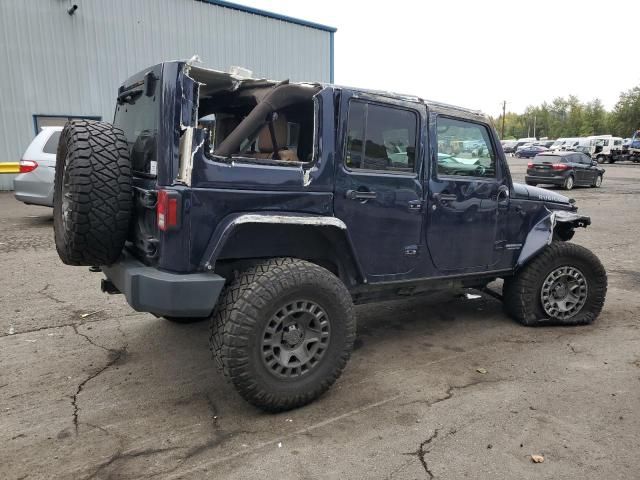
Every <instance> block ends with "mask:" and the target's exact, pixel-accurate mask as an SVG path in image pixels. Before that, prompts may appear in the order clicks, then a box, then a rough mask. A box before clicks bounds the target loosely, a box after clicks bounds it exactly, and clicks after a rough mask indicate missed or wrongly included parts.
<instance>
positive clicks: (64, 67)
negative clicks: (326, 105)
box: [0, 0, 336, 190]
mask: <svg viewBox="0 0 640 480" xmlns="http://www.w3.org/2000/svg"><path fill="white" fill-rule="evenodd" d="M335 31H336V30H335V28H332V27H327V26H324V25H319V24H315V23H312V22H307V21H304V20H299V19H295V18H291V17H286V16H282V15H278V14H274V13H270V12H265V11H262V10H257V9H253V8H249V7H245V6H242V5H238V4H234V3H230V2H226V1H219V0H109V1H106V0H1V1H0V65H2V67H1V68H0V161H12V162H16V161H18V160H19V159H20V156H21V155H22V154H23V152H24V150H25V149H26V148H27V146H28V145H29V142H30V141H31V140H32V138H33V137H34V135H35V134H36V132H37V131H38V129H39V127H40V126H44V125H51V124H54V125H61V124H64V122H65V121H66V119H67V118H71V117H89V118H98V119H103V120H106V121H110V120H111V119H112V118H113V112H114V108H115V98H116V92H117V89H118V86H119V85H120V84H121V83H122V82H123V81H124V80H126V79H127V78H128V77H129V76H131V75H132V74H134V73H137V72H138V71H140V70H142V69H144V68H146V67H148V66H151V65H154V64H157V63H159V62H162V61H164V60H175V59H188V58H191V57H192V56H193V55H194V54H197V55H199V56H200V58H201V59H202V61H203V66H206V67H210V68H215V69H219V70H228V69H229V67H231V66H241V67H245V68H248V69H249V70H252V71H253V74H254V76H255V77H266V78H271V79H285V78H290V79H291V80H308V81H320V82H332V81H333V45H334V39H333V37H334V33H335ZM12 180H13V175H0V190H2V189H4V190H7V189H11V188H12Z"/></svg>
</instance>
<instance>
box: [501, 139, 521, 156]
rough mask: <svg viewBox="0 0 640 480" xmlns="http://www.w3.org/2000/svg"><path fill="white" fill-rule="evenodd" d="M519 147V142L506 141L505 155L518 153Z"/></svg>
mask: <svg viewBox="0 0 640 480" xmlns="http://www.w3.org/2000/svg"><path fill="white" fill-rule="evenodd" d="M518 146H519V142H517V141H515V140H506V141H504V142H502V151H503V152H504V153H516V148H517V147H518Z"/></svg>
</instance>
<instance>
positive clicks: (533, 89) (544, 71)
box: [235, 0, 640, 116]
mask: <svg viewBox="0 0 640 480" xmlns="http://www.w3.org/2000/svg"><path fill="white" fill-rule="evenodd" d="M235 1H236V2H237V3H242V4H244V5H248V6H252V7H255V8H260V9H263V10H268V11H271V12H275V13H280V14H283V15H288V16H292V17H296V18H301V19H305V20H310V21H313V22H316V23H321V24H324V25H329V26H332V27H336V28H337V29H338V31H337V33H336V34H335V35H336V36H335V83H337V84H341V85H349V86H356V87H364V88H373V89H380V90H390V91H394V92H399V93H406V94H412V95H417V96H420V97H423V98H427V99H430V100H437V101H441V102H446V103H451V104H454V105H459V106H463V107H467V108H474V109H478V110H482V111H483V112H485V113H487V114H490V115H496V116H497V115H498V114H499V113H500V112H501V110H502V102H503V101H506V102H507V111H512V112H518V113H522V112H523V111H524V109H525V108H526V107H527V106H528V105H537V104H540V103H542V102H544V101H548V102H550V101H551V100H553V99H554V98H555V97H559V96H565V97H566V96H568V95H570V94H571V95H575V96H577V97H578V98H579V99H580V100H582V101H590V100H592V99H594V98H599V99H600V100H602V102H603V103H604V105H605V107H606V108H607V109H611V108H612V107H613V106H614V105H615V103H616V101H617V99H618V96H619V94H620V92H622V91H625V90H629V89H630V88H633V87H635V86H638V85H640V61H639V56H638V51H640V1H639V0H635V1H634V0H624V1H623V0H607V1H604V0H599V1H593V0H585V1H582V2H580V1H573V0H555V1H549V0H533V1H532V0H529V1H522V0H511V1H497V0H484V1H480V0H476V1H474V0H436V1H420V0H414V1H410V0H393V1H386V2H359V1H353V0H322V1H314V2H311V1H308V0H297V1H295V0H235Z"/></svg>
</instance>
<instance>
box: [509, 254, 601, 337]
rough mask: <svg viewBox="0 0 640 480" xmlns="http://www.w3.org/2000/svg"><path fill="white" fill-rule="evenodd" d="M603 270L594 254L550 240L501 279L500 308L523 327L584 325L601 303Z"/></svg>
mask: <svg viewBox="0 0 640 480" xmlns="http://www.w3.org/2000/svg"><path fill="white" fill-rule="evenodd" d="M606 293H607V273H606V271H605V269H604V267H603V266H602V263H600V260H599V259H598V257H596V256H595V255H594V254H593V253H592V252H590V251H589V250H587V249H586V248H584V247H582V246H580V245H576V244H574V243H566V242H553V243H552V244H551V245H549V246H547V247H545V248H544V249H543V251H542V252H541V253H540V254H539V255H538V256H537V257H535V258H534V259H533V260H531V261H530V262H529V263H528V264H527V265H526V266H525V267H524V268H522V270H520V271H519V272H518V273H517V274H516V275H515V276H514V277H512V278H508V279H505V282H504V288H503V297H504V308H505V311H506V312H507V313H508V314H509V315H510V316H512V317H513V318H514V319H515V320H516V321H517V322H519V323H521V324H522V325H526V326H540V325H586V324H589V323H591V322H593V321H594V320H595V319H596V318H597V317H598V315H599V314H600V311H601V310H602V307H603V305H604V300H605V296H606Z"/></svg>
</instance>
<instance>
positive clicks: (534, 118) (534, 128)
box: [533, 115, 538, 138]
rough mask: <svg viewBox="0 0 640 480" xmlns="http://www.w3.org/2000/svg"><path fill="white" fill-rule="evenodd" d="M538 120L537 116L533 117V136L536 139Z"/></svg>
mask: <svg viewBox="0 0 640 480" xmlns="http://www.w3.org/2000/svg"><path fill="white" fill-rule="evenodd" d="M536 118H537V116H536V115H534V116H533V136H534V137H536ZM536 138H538V137H536Z"/></svg>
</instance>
